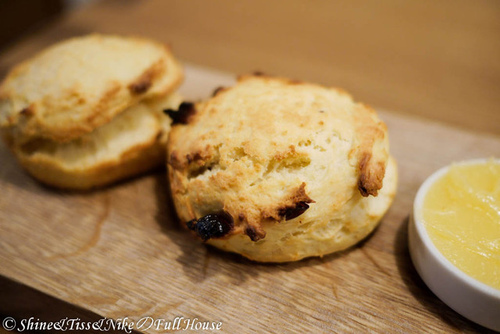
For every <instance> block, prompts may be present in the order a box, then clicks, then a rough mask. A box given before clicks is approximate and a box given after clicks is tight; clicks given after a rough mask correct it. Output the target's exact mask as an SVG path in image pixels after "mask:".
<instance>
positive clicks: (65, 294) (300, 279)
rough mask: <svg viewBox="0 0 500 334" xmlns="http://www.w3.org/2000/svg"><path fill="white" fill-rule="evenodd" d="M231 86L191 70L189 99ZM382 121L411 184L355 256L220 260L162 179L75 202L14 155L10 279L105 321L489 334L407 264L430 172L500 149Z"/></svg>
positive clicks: (2, 202)
mask: <svg viewBox="0 0 500 334" xmlns="http://www.w3.org/2000/svg"><path fill="white" fill-rule="evenodd" d="M232 81H233V76H232V75H228V74H225V73H222V72H217V71H212V70H208V69H204V68H202V67H198V66H194V65H189V64H188V65H187V75H186V82H185V84H184V86H183V87H182V92H183V94H184V95H185V96H186V97H187V98H189V99H198V98H200V97H203V96H206V95H208V94H209V93H210V92H211V91H212V90H213V89H214V88H215V87H218V86H221V85H228V84H230V83H231V82H232ZM380 115H381V117H382V118H383V119H384V120H385V121H386V123H387V125H388V127H389V133H390V141H391V151H392V153H393V155H394V156H395V157H396V159H397V160H398V163H399V171H400V172H399V175H400V181H399V187H398V193H397V196H396V199H395V202H394V204H393V206H392V207H391V208H390V210H389V212H388V213H387V215H386V216H385V218H384V219H383V221H382V223H381V225H380V227H379V228H378V229H377V230H376V231H375V233H373V234H372V235H371V236H370V237H369V238H367V239H366V240H365V241H364V242H362V243H361V244H359V245H357V246H355V247H352V248H351V249H349V250H346V251H344V252H341V253H338V254H334V255H330V256H325V257H323V258H311V259H306V260H303V261H300V262H296V263H288V264H279V265H270V264H265V265H264V264H258V263H253V262H250V261H248V260H245V259H242V258H240V257H239V256H236V255H231V254H226V253H222V252H220V251H217V250H215V249H213V248H208V247H206V246H204V245H202V244H201V243H199V242H197V241H196V240H194V239H193V238H192V237H191V236H190V235H189V234H188V233H186V232H185V231H184V230H182V229H180V228H179V227H178V226H177V224H176V222H175V219H174V213H173V211H172V208H171V205H170V203H169V195H168V186H167V182H166V177H165V173H164V171H158V172H155V173H151V174H149V175H146V176H143V177H139V178H136V179H133V180H129V181H127V182H123V183H121V184H118V185H116V186H112V187H109V188H106V189H103V190H98V191H94V192H89V193H67V192H62V191H58V190H53V189H49V188H46V187H44V186H42V185H40V184H39V183H37V182H36V181H34V180H33V179H32V178H30V177H29V176H27V175H26V174H25V173H24V172H23V171H22V170H21V169H20V167H19V165H18V164H17V162H16V161H15V159H14V158H13V156H12V155H11V154H10V153H9V152H8V151H7V150H6V149H5V147H4V146H3V145H2V146H0V162H1V169H0V190H1V195H0V263H1V265H0V274H1V275H2V276H3V279H8V280H13V281H15V282H18V283H19V284H20V285H21V286H26V289H28V287H29V289H34V290H36V291H39V292H42V293H43V294H44V295H45V296H50V297H51V298H52V297H53V298H57V299H59V300H62V301H64V302H67V303H70V304H73V305H76V306H78V307H79V308H80V309H81V310H85V311H89V312H90V313H92V314H95V315H96V316H97V317H108V318H114V319H119V318H124V317H128V318H129V319H133V320H138V319H140V318H142V317H152V318H154V319H165V320H167V321H168V320H174V319H175V317H177V316H182V317H184V318H186V319H188V318H190V319H194V318H198V319H200V320H205V321H220V322H222V331H221V332H224V333H264V332H269V333H282V332H289V333H304V332H305V333H319V332H342V333H343V332H369V331H375V332H379V333H380V332H405V333H409V332H428V333H429V332H432V333H439V332H442V333H450V332H467V333H472V332H479V331H481V332H486V330H485V329H484V328H482V327H480V326H478V325H475V324H474V323H472V322H470V321H468V320H466V319H465V318H463V317H461V316H459V315H458V314H457V313H455V312H454V311H453V310H451V309H450V308H448V307H447V306H446V305H445V304H443V303H442V302H441V301H440V300H439V299H438V298H437V297H435V296H434V295H433V294H432V293H431V292H430V291H429V290H428V289H427V287H426V286H425V285H424V284H423V282H422V281H421V280H420V278H419V277H418V275H417V273H416V272H415V269H414V267H413V265H412V264H411V260H410V258H409V254H408V249H407V224H408V215H409V213H410V209H411V206H412V201H413V197H414V195H415V193H416V191H417V189H418V187H419V185H420V184H421V182H422V181H423V180H424V179H425V178H426V177H427V176H428V175H429V174H430V173H432V172H433V171H434V170H436V169H438V168H439V167H441V166H443V165H445V164H448V163H450V162H452V161H456V160H462V159H467V158H476V157H489V156H493V155H495V156H497V157H498V156H499V155H500V138H499V137H495V136H492V135H483V134H480V133H474V132H467V131H463V130H459V129H455V128H452V127H449V126H446V125H443V124H437V123H433V122H430V121H426V120H424V119H416V118H410V117H406V116H401V115H398V114H395V113H391V112H384V111H380ZM7 295H9V294H7V293H5V292H4V293H3V294H2V293H0V296H7ZM9 298H13V299H9V300H6V297H4V299H3V300H0V304H2V308H1V309H0V313H3V314H4V315H10V316H16V314H10V313H9V312H14V311H15V310H14V309H13V308H12V309H11V308H10V307H9V306H10V305H16V304H18V303H16V300H15V298H16V296H12V294H11V295H10V296H9ZM30 302H35V301H30ZM26 307H28V306H26ZM21 308H22V307H21ZM16 310H17V311H19V307H18V308H16ZM57 312H58V313H57V314H52V316H54V317H56V318H57V317H60V318H64V317H66V316H68V314H65V311H64V308H63V309H62V310H58V311H57ZM68 312H69V309H68ZM147 332H151V333H158V331H157V330H155V329H154V328H150V329H149V330H147Z"/></svg>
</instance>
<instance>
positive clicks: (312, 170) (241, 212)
mask: <svg viewBox="0 0 500 334" xmlns="http://www.w3.org/2000/svg"><path fill="white" fill-rule="evenodd" d="M167 159H168V173H169V180H170V186H171V189H172V195H173V200H174V204H175V207H176V210H177V213H178V215H179V217H180V219H181V221H182V222H184V223H186V222H189V221H192V220H193V219H200V218H201V217H204V216H205V215H208V214H212V213H216V212H221V211H225V212H227V213H228V214H230V215H231V217H232V218H233V226H232V228H231V230H230V232H229V233H227V234H226V235H225V236H224V237H221V238H212V239H209V240H208V241H207V242H208V243H209V244H212V245H214V246H216V247H219V248H221V249H224V250H228V251H232V252H236V253H240V254H242V255H244V256H246V257H248V258H250V259H253V260H257V261H264V262H284V261H294V260H299V259H301V258H304V257H308V256H321V255H324V254H328V253H331V252H334V251H338V250H341V249H345V248H347V247H349V246H351V245H353V244H355V243H356V242H358V241H359V240H361V239H362V238H364V237H365V236H366V235H367V234H368V233H370V231H372V230H373V229H374V228H375V226H376V225H377V223H378V222H379V221H380V219H381V217H382V216H383V214H384V213H385V211H386V210H387V209H388V207H389V206H390V203H391V202H392V199H393V197H394V194H395V189H396V183H397V182H396V180H397V168H396V164H395V163H394V161H393V160H392V158H390V156H389V144H388V137H387V129H386V126H385V124H384V123H383V122H382V121H381V120H380V119H379V118H378V117H377V115H376V113H375V111H374V110H373V109H371V108H370V107H368V106H366V105H363V104H360V103H355V102H354V101H353V100H352V98H351V96H349V95H348V94H347V93H345V92H344V91H342V90H339V89H335V88H327V87H323V86H320V85H315V84H310V83H305V82H297V81H292V80H288V79H285V78H274V77H268V76H263V75H246V76H242V77H240V78H239V80H238V83H237V84H236V85H235V86H234V87H231V88H226V89H219V90H217V92H216V93H215V95H214V96H213V97H212V98H211V99H209V100H208V101H205V102H202V103H198V104H196V105H195V106H194V112H193V113H192V115H191V116H190V117H189V119H188V122H187V124H180V125H176V126H174V127H173V128H172V131H171V133H170V139H169V143H168V157H167ZM377 195H378V196H377ZM307 206H308V208H307V209H305V211H304V210H303V208H304V207H307ZM300 208H302V211H300ZM298 209H299V210H298ZM297 210H298V211H297ZM301 212H302V213H301ZM297 213H299V214H298V215H297ZM300 213H301V214H300Z"/></svg>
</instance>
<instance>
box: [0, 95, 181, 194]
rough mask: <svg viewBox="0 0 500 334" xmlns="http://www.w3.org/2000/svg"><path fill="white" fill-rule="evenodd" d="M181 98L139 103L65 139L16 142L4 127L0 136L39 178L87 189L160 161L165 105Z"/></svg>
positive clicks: (166, 123)
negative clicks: (78, 135) (90, 130)
mask: <svg viewBox="0 0 500 334" xmlns="http://www.w3.org/2000/svg"><path fill="white" fill-rule="evenodd" d="M181 101H182V98H181V97H180V95H178V94H175V93H174V94H172V95H169V96H168V97H164V98H162V99H160V100H153V101H148V102H140V103H138V104H136V105H133V106H131V107H129V108H127V109H126V110H125V111H123V112H122V113H120V114H119V115H117V116H116V117H115V118H114V119H113V120H112V121H111V122H109V123H106V124H105V125H103V126H100V127H98V128H97V129H95V130H94V131H92V132H91V133H87V134H84V135H82V136H80V137H78V138H76V139H73V140H71V141H68V142H64V143H59V142H55V141H53V140H50V139H43V138H35V139H33V140H30V141H26V142H18V141H16V138H15V136H13V135H12V131H9V130H8V129H4V131H3V132H2V134H3V137H4V140H5V142H6V143H7V145H8V146H9V147H10V149H11V150H12V151H13V152H14V154H15V155H16V157H17V158H18V160H19V162H20V163H21V165H22V166H23V167H24V168H25V169H26V170H27V171H28V172H29V173H30V174H32V175H33V176H34V177H35V178H37V179H38V180H40V181H42V182H43V183H45V184H48V185H50V186H54V187H58V188H63V189H76V190H87V189H91V188H95V187H99V186H104V185H108V184H110V183H112V182H115V181H117V180H122V179H125V178H128V177H131V176H134V175H137V174H140V173H142V172H145V171H148V170H150V169H152V168H154V167H157V166H161V165H162V164H164V163H165V151H166V150H165V146H166V141H167V139H168V133H169V131H170V124H171V119H170V118H169V117H168V116H167V115H165V114H164V113H163V109H176V108H178V106H179V105H180V103H181Z"/></svg>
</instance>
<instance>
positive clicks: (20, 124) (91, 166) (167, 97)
mask: <svg viewBox="0 0 500 334" xmlns="http://www.w3.org/2000/svg"><path fill="white" fill-rule="evenodd" d="M182 77H183V74H182V69H181V66H180V65H179V63H178V62H177V61H176V60H175V58H174V57H173V55H172V53H171V52H170V50H169V48H168V47H167V46H165V45H163V44H161V43H158V42H155V41H152V40H148V39H144V38H136V37H120V36H111V35H97V34H93V35H88V36H83V37H77V38H72V39H69V40H66V41H63V42H60V43H58V44H55V45H53V46H51V47H49V48H47V49H46V50H44V51H42V52H40V53H39V54H37V55H35V56H34V57H33V58H31V59H28V60H26V61H24V62H22V63H21V64H19V65H17V66H15V67H14V68H13V69H12V70H11V71H10V72H9V74H8V75H7V77H6V78H5V79H4V81H3V82H2V83H1V84H0V128H1V131H2V136H3V138H4V140H5V142H6V143H7V145H8V146H9V147H10V148H11V150H12V151H13V152H14V154H15V155H16V156H17V158H18V159H19V161H20V163H21V165H22V166H23V167H24V168H25V169H26V170H27V171H28V172H29V173H31V174H32V175H33V176H34V177H36V178H37V179H39V180H40V181H42V182H44V183H46V184H49V185H52V186H56V187H60V188H67V189H88V188H92V187H97V186H102V185H106V184H109V183H111V182H113V181H117V180H119V179H123V178H126V177H129V176H132V175H135V174H138V173H141V172H144V171H146V170H148V169H151V168H153V167H155V166H158V165H161V164H162V163H164V158H165V154H164V150H165V143H166V139H167V137H168V132H169V130H170V122H171V120H170V118H169V117H168V116H166V115H164V114H163V112H162V110H163V109H164V108H177V107H178V105H179V104H180V102H181V99H180V97H179V96H178V95H177V94H176V93H175V90H176V89H177V87H178V86H179V85H180V83H181V81H182Z"/></svg>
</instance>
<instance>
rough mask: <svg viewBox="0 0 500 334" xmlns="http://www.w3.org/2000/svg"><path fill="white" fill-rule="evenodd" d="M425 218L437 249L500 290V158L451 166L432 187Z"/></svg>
mask: <svg viewBox="0 0 500 334" xmlns="http://www.w3.org/2000/svg"><path fill="white" fill-rule="evenodd" d="M422 213H423V219H424V225H425V227H426V230H427V232H428V234H429V236H430V238H431V240H432V242H433V243H434V245H435V246H436V248H437V249H438V250H439V251H440V252H441V253H442V254H443V255H444V256H445V257H446V258H447V259H448V260H449V261H450V262H451V263H453V264H454V265H455V266H456V267H457V268H459V269H460V270H462V271H463V272H465V273H466V274H468V275H469V276H471V277H473V278H475V279H477V280H479V281H481V282H483V283H486V284H488V285H490V286H492V287H494V288H496V289H499V290H500V163H499V162H496V161H494V160H490V161H488V162H484V163H475V164H466V165H453V166H451V167H450V169H449V171H448V172H447V173H446V174H445V175H444V176H443V177H441V178H439V179H438V180H437V181H436V182H435V183H434V184H433V185H432V186H431V187H430V189H429V191H428V193H427V194H426V196H425V199H424V205H423V212H422Z"/></svg>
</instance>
